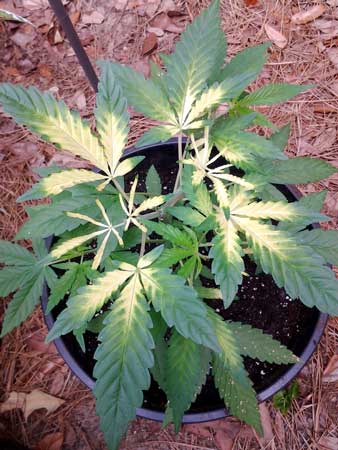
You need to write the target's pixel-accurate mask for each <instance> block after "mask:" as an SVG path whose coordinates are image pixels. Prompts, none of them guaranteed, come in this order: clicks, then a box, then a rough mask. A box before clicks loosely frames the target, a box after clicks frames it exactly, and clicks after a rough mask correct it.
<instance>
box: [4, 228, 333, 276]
mask: <svg viewBox="0 0 338 450" xmlns="http://www.w3.org/2000/svg"><path fill="white" fill-rule="evenodd" d="M296 239H297V241H298V242H299V243H300V244H302V245H307V246H309V247H311V248H312V249H313V250H314V251H315V252H316V253H318V254H319V255H320V256H322V257H323V258H324V259H325V261H326V262H328V263H329V264H333V265H335V266H338V230H321V229H319V228H317V229H315V230H311V231H308V230H305V231H301V232H300V233H297V234H296ZM0 276H1V272H0Z"/></svg>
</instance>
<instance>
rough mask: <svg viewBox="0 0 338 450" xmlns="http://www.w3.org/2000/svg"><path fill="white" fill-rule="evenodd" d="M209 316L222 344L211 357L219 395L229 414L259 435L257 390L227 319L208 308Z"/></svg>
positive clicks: (260, 429) (259, 422)
mask: <svg viewBox="0 0 338 450" xmlns="http://www.w3.org/2000/svg"><path fill="white" fill-rule="evenodd" d="M208 317H209V318H210V319H211V320H212V322H213V327H214V330H215V333H216V336H217V339H218V342H219V345H220V347H221V352H220V353H218V354H214V356H213V365H212V366H213V368H212V371H213V374H214V381H215V385H216V387H217V389H218V392H219V395H220V397H221V398H222V399H223V400H224V402H225V405H226V406H227V408H229V410H230V413H231V414H233V415H234V416H236V417H238V418H239V419H241V420H243V421H244V422H246V423H247V424H249V425H251V426H253V427H254V428H255V430H256V431H257V432H258V433H259V434H262V425H261V421H260V414H259V410H258V406H257V400H256V392H255V391H254V389H253V387H252V382H251V380H250V379H249V377H248V374H247V372H246V370H245V368H244V364H243V360H242V357H241V356H240V352H239V348H238V345H237V342H236V339H235V336H234V335H233V334H232V333H231V331H230V330H229V329H228V327H227V324H226V322H224V321H223V320H222V318H221V317H220V316H219V315H218V314H216V313H215V312H214V311H213V310H212V309H211V308H209V307H208Z"/></svg>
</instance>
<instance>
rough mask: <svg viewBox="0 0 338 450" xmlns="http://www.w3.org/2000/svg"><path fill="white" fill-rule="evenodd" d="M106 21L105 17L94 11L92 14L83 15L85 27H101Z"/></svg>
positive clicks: (82, 20)
mask: <svg viewBox="0 0 338 450" xmlns="http://www.w3.org/2000/svg"><path fill="white" fill-rule="evenodd" d="M103 21H104V15H103V14H101V13H100V12H98V11H93V12H92V13H90V14H83V15H82V18H81V22H82V23H84V24H85V25H94V24H96V25H99V24H100V23H102V22H103Z"/></svg>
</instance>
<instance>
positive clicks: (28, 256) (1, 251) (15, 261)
mask: <svg viewBox="0 0 338 450" xmlns="http://www.w3.org/2000/svg"><path fill="white" fill-rule="evenodd" d="M0 263H3V264H6V265H8V266H13V265H15V266H30V265H32V264H35V263H36V259H35V257H34V255H33V253H31V252H30V251H28V250H27V249H26V248H24V247H22V246H21V245H18V244H13V243H12V242H8V241H3V240H0Z"/></svg>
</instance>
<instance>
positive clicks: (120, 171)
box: [115, 156, 145, 177]
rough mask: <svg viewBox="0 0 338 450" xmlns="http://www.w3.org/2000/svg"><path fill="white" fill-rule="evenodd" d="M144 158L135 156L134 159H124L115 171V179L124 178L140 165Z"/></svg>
mask: <svg viewBox="0 0 338 450" xmlns="http://www.w3.org/2000/svg"><path fill="white" fill-rule="evenodd" d="M144 158H145V157H144V156H134V157H132V158H126V159H124V160H123V161H122V162H121V163H120V164H119V165H118V167H117V169H116V170H115V177H123V176H124V175H126V174H127V173H129V172H130V171H131V170H133V169H134V168H135V167H136V166H137V165H138V164H140V162H141V161H143V160H144Z"/></svg>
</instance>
